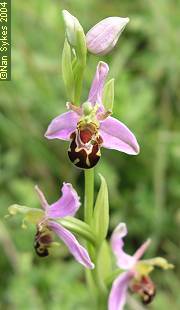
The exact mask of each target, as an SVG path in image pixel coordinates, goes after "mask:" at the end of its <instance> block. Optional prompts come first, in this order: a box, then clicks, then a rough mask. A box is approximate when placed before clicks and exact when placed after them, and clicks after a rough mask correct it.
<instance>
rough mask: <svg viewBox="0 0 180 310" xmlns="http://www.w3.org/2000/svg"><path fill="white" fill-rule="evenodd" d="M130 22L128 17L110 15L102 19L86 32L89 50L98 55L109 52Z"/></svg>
mask: <svg viewBox="0 0 180 310" xmlns="http://www.w3.org/2000/svg"><path fill="white" fill-rule="evenodd" d="M128 22H129V18H128V17H126V18H122V17H108V18H105V19H103V20H101V21H100V22H99V23H98V24H96V25H95V26H94V27H93V28H91V29H90V30H89V31H88V33H87V34H86V43H87V48H88V50H89V51H90V52H91V53H92V54H96V55H105V54H107V53H109V52H110V51H111V50H112V49H113V48H114V46H115V45H116V43H117V41H118V39H119V36H120V34H121V33H122V31H123V30H124V28H125V26H126V24H127V23H128Z"/></svg>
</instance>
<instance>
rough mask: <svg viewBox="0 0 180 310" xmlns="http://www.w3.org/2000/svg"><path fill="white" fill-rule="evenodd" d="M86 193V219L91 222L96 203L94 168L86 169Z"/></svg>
mask: <svg viewBox="0 0 180 310" xmlns="http://www.w3.org/2000/svg"><path fill="white" fill-rule="evenodd" d="M84 179H85V194H84V220H85V222H86V223H87V224H89V225H90V224H91V220H92V216H93V205H94V168H91V169H89V170H84Z"/></svg>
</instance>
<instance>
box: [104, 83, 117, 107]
mask: <svg viewBox="0 0 180 310" xmlns="http://www.w3.org/2000/svg"><path fill="white" fill-rule="evenodd" d="M103 104H104V107H105V109H106V110H107V111H109V112H112V111H113V104H114V79H111V80H109V81H108V82H107V83H106V84H105V86H104V90H103Z"/></svg>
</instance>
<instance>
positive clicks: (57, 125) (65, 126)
mask: <svg viewBox="0 0 180 310" xmlns="http://www.w3.org/2000/svg"><path fill="white" fill-rule="evenodd" d="M78 120H79V115H78V114H77V113H75V112H73V111H68V112H65V113H63V114H60V115H59V116H57V117H56V118H54V119H53V120H52V122H51V123H50V125H49V127H48V129H47V131H46V133H45V137H46V138H47V139H61V140H66V141H68V140H69V139H70V135H71V133H72V132H73V131H75V129H76V127H77V123H78Z"/></svg>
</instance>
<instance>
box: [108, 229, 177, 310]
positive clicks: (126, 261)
mask: <svg viewBox="0 0 180 310" xmlns="http://www.w3.org/2000/svg"><path fill="white" fill-rule="evenodd" d="M126 235H127V228H126V224H124V223H120V224H119V225H118V226H117V227H116V229H115V230H114V232H113V234H112V237H111V245H112V250H113V252H114V254H115V256H116V260H117V266H118V267H119V268H120V269H123V270H125V271H124V272H123V273H121V274H120V275H119V276H118V277H117V278H116V279H115V281H114V282H113V285H112V289H111V292H110V295H109V301H108V310H122V309H123V308H124V305H125V303H126V299H127V291H128V288H129V289H130V290H131V291H132V292H133V293H138V294H139V295H140V297H141V299H142V301H143V303H144V304H148V303H149V302H151V301H152V299H153V297H154V295H155V285H154V283H153V282H152V280H151V278H150V277H149V273H150V272H151V271H152V270H153V269H154V266H158V267H161V268H163V269H169V268H173V265H172V264H169V263H168V262H167V260H166V259H164V258H162V257H156V258H152V259H149V260H140V259H141V257H142V255H143V254H144V253H145V252H146V250H147V249H148V247H149V245H150V239H148V240H147V241H146V242H145V243H143V244H142V245H141V246H140V247H139V249H138V250H137V251H136V252H135V254H134V255H133V256H131V255H128V254H126V253H125V252H124V250H123V246H124V242H123V238H124V237H125V236H126Z"/></svg>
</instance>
